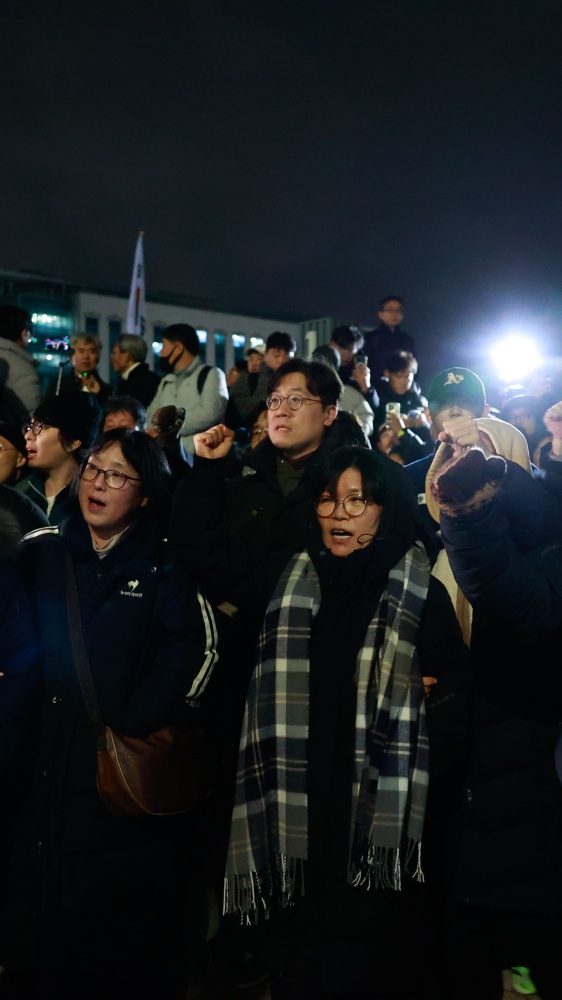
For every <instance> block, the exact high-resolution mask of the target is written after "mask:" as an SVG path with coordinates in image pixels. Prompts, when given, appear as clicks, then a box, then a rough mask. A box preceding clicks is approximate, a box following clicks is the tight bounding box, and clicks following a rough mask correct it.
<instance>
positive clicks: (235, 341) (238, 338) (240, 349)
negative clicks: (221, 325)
mask: <svg viewBox="0 0 562 1000" xmlns="http://www.w3.org/2000/svg"><path fill="white" fill-rule="evenodd" d="M232 347H233V348H234V360H235V361H240V360H241V359H242V358H243V357H244V348H245V347H246V337H245V336H244V334H243V333H233V334H232Z"/></svg>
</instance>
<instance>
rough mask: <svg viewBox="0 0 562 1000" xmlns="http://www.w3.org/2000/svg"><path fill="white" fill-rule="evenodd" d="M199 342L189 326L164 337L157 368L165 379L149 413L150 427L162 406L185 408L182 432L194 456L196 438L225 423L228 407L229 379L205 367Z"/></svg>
mask: <svg viewBox="0 0 562 1000" xmlns="http://www.w3.org/2000/svg"><path fill="white" fill-rule="evenodd" d="M199 349H200V344H199V338H198V336H197V333H196V332H195V330H194V329H193V327H192V326H189V324H187V323H174V324H173V325H172V326H168V327H166V329H165V330H164V332H163V334H162V351H161V353H160V355H159V358H158V366H159V368H160V370H161V371H163V372H164V377H163V378H162V381H161V382H160V385H159V386H158V389H157V391H156V395H155V396H154V399H153V400H152V402H151V404H150V406H149V407H148V410H147V416H148V423H149V424H150V423H151V422H152V418H153V417H154V414H155V413H156V411H157V410H159V409H160V408H161V407H163V406H175V407H178V408H180V407H183V408H184V409H185V419H184V421H183V424H182V428H181V431H180V436H181V441H182V444H183V447H184V448H185V450H186V451H187V452H189V453H190V454H193V453H194V445H193V435H194V434H197V433H198V431H202V430H204V428H206V427H209V426H210V425H211V424H214V423H216V422H217V421H220V420H222V419H223V417H224V415H225V412H226V405H227V403H228V388H227V385H226V376H225V374H224V372H223V371H222V370H221V369H220V368H215V367H211V366H210V365H204V364H203V362H202V361H201V358H200V357H199Z"/></svg>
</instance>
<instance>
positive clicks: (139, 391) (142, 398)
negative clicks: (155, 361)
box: [117, 362, 160, 409]
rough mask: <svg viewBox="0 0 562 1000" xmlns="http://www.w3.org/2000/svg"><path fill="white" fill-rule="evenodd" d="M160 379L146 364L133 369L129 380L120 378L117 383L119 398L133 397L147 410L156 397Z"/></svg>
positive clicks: (143, 363)
mask: <svg viewBox="0 0 562 1000" xmlns="http://www.w3.org/2000/svg"><path fill="white" fill-rule="evenodd" d="M159 385H160V379H159V377H158V375H157V374H156V372H151V370H150V368H149V367H148V365H147V364H146V362H142V364H140V365H137V367H136V368H133V370H132V372H131V373H130V375H129V376H128V378H126V379H125V378H120V379H119V382H118V383H117V395H118V396H132V397H133V399H138V401H139V403H142V405H143V406H144V408H145V409H147V408H148V407H149V406H150V404H151V403H152V400H153V399H154V397H155V395H156V390H157V388H158V386H159Z"/></svg>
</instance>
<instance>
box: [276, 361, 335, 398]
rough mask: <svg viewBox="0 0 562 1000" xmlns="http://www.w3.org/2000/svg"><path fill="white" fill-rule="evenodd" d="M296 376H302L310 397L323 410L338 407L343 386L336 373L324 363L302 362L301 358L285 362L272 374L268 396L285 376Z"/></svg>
mask: <svg viewBox="0 0 562 1000" xmlns="http://www.w3.org/2000/svg"><path fill="white" fill-rule="evenodd" d="M298 374H300V375H304V380H305V383H306V388H307V390H308V392H309V393H310V394H311V396H318V398H319V399H320V400H321V401H322V406H323V407H324V409H325V408H326V407H327V406H339V404H340V401H341V397H342V393H343V384H342V381H341V379H340V377H339V375H338V374H337V372H335V371H334V369H333V368H332V367H331V365H328V364H326V363H325V362H324V361H304V359H303V358H292V359H291V361H286V362H285V364H283V365H281V366H280V367H279V368H278V369H277V371H276V372H273V375H272V377H271V379H270V380H269V386H268V389H267V392H268V395H270V394H271V393H272V392H275V390H276V389H277V387H278V386H279V383H280V382H281V381H282V380H283V379H284V378H285V376H286V375H298Z"/></svg>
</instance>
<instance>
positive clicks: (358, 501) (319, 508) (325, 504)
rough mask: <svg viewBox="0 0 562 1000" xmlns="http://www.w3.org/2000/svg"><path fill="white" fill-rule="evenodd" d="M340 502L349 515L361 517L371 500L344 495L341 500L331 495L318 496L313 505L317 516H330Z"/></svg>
mask: <svg viewBox="0 0 562 1000" xmlns="http://www.w3.org/2000/svg"><path fill="white" fill-rule="evenodd" d="M340 503H341V505H342V507H343V509H344V511H345V512H346V514H349V516H350V517H361V515H362V514H364V513H365V511H366V510H367V507H368V506H369V504H371V503H372V500H365V499H364V498H363V497H354V496H349V497H345V498H344V499H343V500H334V498H333V497H319V498H318V500H317V501H316V503H315V505H314V506H315V507H316V513H317V514H318V517H331V516H332V514H333V513H334V512H335V510H336V507H339V505H340Z"/></svg>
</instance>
